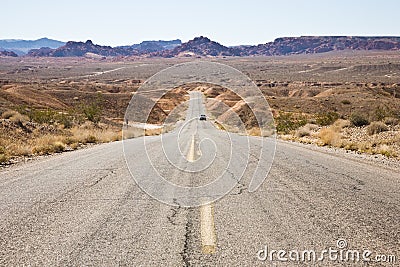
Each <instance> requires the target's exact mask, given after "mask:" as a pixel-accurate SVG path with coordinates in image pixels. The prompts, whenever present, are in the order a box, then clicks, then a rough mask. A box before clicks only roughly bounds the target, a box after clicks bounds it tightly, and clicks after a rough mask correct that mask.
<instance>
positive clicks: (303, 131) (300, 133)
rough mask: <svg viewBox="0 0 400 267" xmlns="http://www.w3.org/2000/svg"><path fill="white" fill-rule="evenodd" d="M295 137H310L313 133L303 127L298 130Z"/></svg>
mask: <svg viewBox="0 0 400 267" xmlns="http://www.w3.org/2000/svg"><path fill="white" fill-rule="evenodd" d="M295 135H296V137H304V136H310V135H311V132H310V130H309V129H307V128H305V127H304V126H303V127H300V128H299V129H297V130H296V133H295Z"/></svg>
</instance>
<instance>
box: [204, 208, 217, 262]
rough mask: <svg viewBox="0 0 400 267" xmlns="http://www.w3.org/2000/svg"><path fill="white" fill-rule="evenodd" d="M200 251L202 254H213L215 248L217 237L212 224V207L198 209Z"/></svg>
mask: <svg viewBox="0 0 400 267" xmlns="http://www.w3.org/2000/svg"><path fill="white" fill-rule="evenodd" d="M200 233H201V250H202V252H203V253H204V254H213V253H215V251H216V247H217V235H216V233H215V224H214V205H213V204H207V205H204V206H201V207H200Z"/></svg>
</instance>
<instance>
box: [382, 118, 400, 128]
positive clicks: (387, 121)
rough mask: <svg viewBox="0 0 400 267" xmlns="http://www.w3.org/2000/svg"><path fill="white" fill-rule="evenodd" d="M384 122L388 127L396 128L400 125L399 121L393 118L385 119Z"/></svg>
mask: <svg viewBox="0 0 400 267" xmlns="http://www.w3.org/2000/svg"><path fill="white" fill-rule="evenodd" d="M383 122H384V123H385V124H386V125H391V126H396V125H398V124H399V119H397V118H393V117H385V118H384V119H383Z"/></svg>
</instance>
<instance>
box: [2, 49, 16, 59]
mask: <svg viewBox="0 0 400 267" xmlns="http://www.w3.org/2000/svg"><path fill="white" fill-rule="evenodd" d="M0 57H18V55H17V54H15V53H14V52H13V51H4V50H2V49H0Z"/></svg>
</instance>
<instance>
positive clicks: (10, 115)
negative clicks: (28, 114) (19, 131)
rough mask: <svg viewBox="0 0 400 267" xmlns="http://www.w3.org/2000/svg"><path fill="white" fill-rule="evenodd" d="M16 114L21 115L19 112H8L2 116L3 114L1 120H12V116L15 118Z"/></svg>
mask: <svg viewBox="0 0 400 267" xmlns="http://www.w3.org/2000/svg"><path fill="white" fill-rule="evenodd" d="M16 114H19V113H18V112H17V111H14V110H7V111H4V112H3V113H2V114H1V118H2V119H7V120H8V119H10V118H11V117H12V116H14V115H16Z"/></svg>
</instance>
